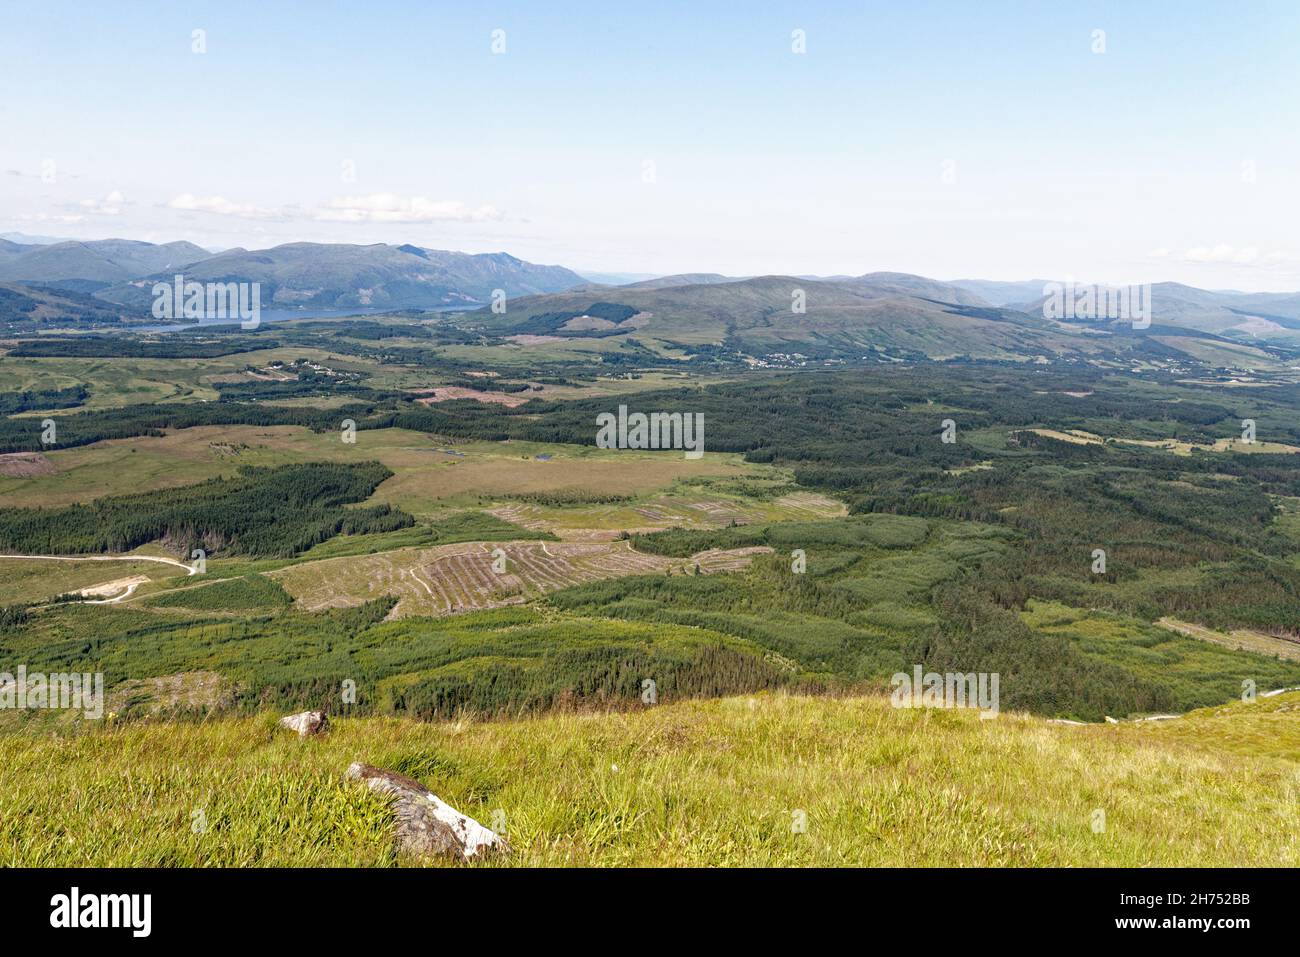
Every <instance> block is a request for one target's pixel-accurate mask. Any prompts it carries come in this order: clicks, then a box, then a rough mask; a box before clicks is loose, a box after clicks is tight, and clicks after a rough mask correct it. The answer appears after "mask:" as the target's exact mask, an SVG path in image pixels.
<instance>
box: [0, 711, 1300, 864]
mask: <svg viewBox="0 0 1300 957" xmlns="http://www.w3.org/2000/svg"><path fill="white" fill-rule="evenodd" d="M1297 718H1300V694H1297V693H1292V694H1288V695H1282V696H1278V697H1275V698H1271V699H1268V700H1266V701H1260V702H1258V703H1256V704H1251V705H1242V704H1234V705H1229V706H1224V707H1220V708H1215V709H1207V710H1205V711H1202V712H1197V713H1194V714H1192V715H1188V716H1185V717H1183V718H1180V719H1178V720H1175V721H1169V722H1163V723H1135V724H1123V725H1118V726H1114V725H1102V726H1088V727H1076V726H1068V725H1053V724H1049V723H1047V722H1046V721H1044V720H1042V719H1038V718H1031V717H1027V716H1023V715H1011V714H1003V715H1001V716H1000V717H999V718H998V719H997V720H995V721H981V720H980V719H979V718H978V717H977V716H976V715H975V714H974V713H970V712H952V711H907V710H895V709H892V708H890V707H889V705H888V702H887V700H886V699H884V698H843V699H836V698H825V697H817V698H807V697H796V696H787V695H784V694H761V695H757V696H754V697H737V698H726V699H719V700H709V701H702V700H701V701H685V702H680V703H677V704H673V705H663V706H659V707H653V708H647V709H645V710H643V711H637V712H618V713H608V714H585V715H584V714H553V715H548V716H545V717H540V718H535V719H528V720H521V721H511V722H483V723H477V722H471V721H449V722H443V723H438V724H422V723H417V722H411V721H407V720H402V719H393V718H364V719H339V720H336V721H335V723H334V727H333V730H332V731H331V732H330V733H329V734H328V735H327V736H325V737H323V738H317V739H307V740H299V739H298V738H297V737H296V736H294V735H292V734H290V733H288V732H283V731H281V730H280V729H278V728H277V727H276V726H275V722H274V716H273V715H269V714H263V715H258V716H255V717H252V718H227V719H221V720H215V721H211V722H208V723H202V724H138V723H137V724H130V725H125V726H121V727H113V726H112V725H111V724H108V725H105V726H103V727H100V728H97V729H95V730H89V731H82V732H81V733H77V734H73V735H67V736H64V737H59V738H52V737H50V736H49V733H48V728H46V729H45V730H44V731H43V732H42V733H40V734H37V733H35V732H34V731H29V732H21V731H20V732H17V733H14V734H11V735H8V736H6V737H5V738H4V754H5V774H4V787H3V788H0V864H4V865H36V866H53V865H111V866H121V865H145V866H147V865H164V866H173V865H174V866H246V865H247V866H263V865H265V866H272V865H362V866H389V865H393V864H398V863H409V862H405V861H401V860H399V859H398V858H397V857H396V856H395V855H394V853H393V850H392V846H391V843H390V840H389V832H388V821H389V817H388V811H387V809H386V808H385V807H384V805H383V804H382V803H381V802H380V801H379V800H378V799H377V798H375V797H373V796H372V795H370V794H369V792H368V791H366V790H365V789H363V788H359V787H356V786H354V785H350V784H348V783H346V782H345V781H344V779H343V772H344V770H345V769H346V767H347V765H348V764H349V763H350V762H351V761H355V760H364V761H367V762H370V763H373V764H377V765H380V766H383V767H388V768H393V769H396V770H399V771H402V772H403V773H406V774H410V775H413V776H415V777H417V778H419V779H420V780H422V781H424V782H425V783H426V784H428V785H429V786H430V787H431V788H433V790H434V791H435V792H436V793H438V794H439V795H440V796H441V797H443V798H444V799H445V800H447V801H449V802H450V803H452V804H453V805H455V806H457V807H458V808H460V809H461V810H463V811H465V812H466V813H468V814H470V815H472V816H474V817H475V818H477V819H478V820H480V821H482V822H484V823H489V822H490V821H492V819H493V814H494V812H495V811H497V810H500V811H501V812H502V813H503V814H504V820H505V826H506V831H507V833H508V836H509V839H510V842H511V844H512V845H513V848H514V850H513V853H512V854H511V855H510V856H509V857H508V858H506V859H505V860H504V861H502V862H498V863H504V864H508V865H524V866H528V865H541V866H553V865H584V866H585V865H598V866H613V865H634V866H642V865H698V866H706V865H707V866H733V865H760V866H767V865H771V866H797V865H929V866H977V865H998V866H1005V865H1010V866H1039V865H1044V866H1067V865H1069V866H1106V865H1137V866H1146V865H1166V866H1168V865H1175V866H1189V865H1291V866H1294V865H1297V864H1300V843H1298V839H1297V834H1300V811H1298V808H1300V800H1298V799H1300V720H1297ZM82 727H85V726H84V725H83V726H82ZM1099 809H1100V810H1101V811H1104V813H1105V830H1104V831H1102V832H1100V833H1098V832H1095V831H1094V827H1093V825H1094V822H1095V821H1096V820H1097V817H1096V812H1097V811H1098V810H1099ZM200 812H201V813H200ZM796 812H803V813H804V814H805V815H806V820H807V828H806V831H804V832H802V833H800V832H799V831H798V829H797V828H795V827H793V826H792V825H794V824H796V823H797V822H798V821H799V820H800V819H799V818H798V816H797V815H796ZM200 823H204V824H206V827H199V826H198V825H199V824H200Z"/></svg>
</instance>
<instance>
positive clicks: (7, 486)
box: [0, 425, 776, 515]
mask: <svg viewBox="0 0 1300 957" xmlns="http://www.w3.org/2000/svg"><path fill="white" fill-rule="evenodd" d="M539 455H542V456H545V458H542V459H539V458H538V456H539ZM367 459H376V460H378V461H380V462H382V463H383V464H384V465H386V466H387V467H388V468H390V469H392V470H393V472H394V473H396V474H395V475H394V476H393V478H391V479H389V480H388V481H386V482H385V483H384V484H383V486H382V487H381V488H380V489H379V491H378V492H377V493H376V495H375V497H374V498H373V500H372V501H373V502H376V503H387V504H391V505H394V506H396V507H398V508H402V509H404V510H406V511H409V512H411V513H412V514H416V515H420V514H425V513H428V512H430V511H432V510H435V509H437V508H438V507H440V506H445V505H452V504H460V505H469V504H482V503H484V502H491V501H493V500H494V499H496V498H504V497H509V496H518V495H535V494H545V493H554V492H566V493H573V492H575V491H576V492H585V493H586V494H588V495H600V496H630V495H639V494H643V493H647V492H655V491H658V490H660V489H662V488H664V487H666V486H669V485H671V484H672V482H674V481H675V480H678V479H698V478H707V477H718V478H728V477H730V478H741V477H747V476H761V475H773V474H776V473H775V471H774V470H773V469H770V468H766V469H765V468H763V467H760V466H754V465H749V464H747V463H744V462H742V461H741V460H740V457H739V456H737V455H729V454H723V453H709V454H706V455H705V456H704V457H703V458H701V459H698V460H690V459H686V458H684V457H682V456H664V455H657V454H654V453H649V452H635V451H622V450H610V451H604V450H600V449H596V448H590V447H585V446H572V445H560V444H542V443H534V442H517V441H515V442H465V443H457V444H455V445H452V444H450V443H447V442H439V441H437V440H436V439H435V438H432V437H430V436H428V435H425V434H423V433H420V432H413V431H409V430H406V429H375V430H369V431H363V432H359V433H357V441H356V443H355V444H347V443H344V442H342V441H340V434H339V433H337V432H329V433H315V432H312V431H310V430H309V429H305V428H300V427H297V426H244V425H229V426H197V427H195V428H190V429H178V430H173V431H171V432H169V433H168V434H167V435H165V436H161V437H153V436H140V437H137V438H132V439H110V440H107V441H103V442H96V443H94V444H93V445H87V446H82V447H78V448H72V449H54V450H52V451H49V452H46V453H45V460H46V461H47V462H48V463H49V467H50V468H49V469H45V468H42V469H41V470H40V471H41V474H34V475H19V476H6V475H3V474H0V499H3V501H4V503H5V505H7V506H15V507H21V506H50V505H68V504H72V503H75V502H87V501H90V500H92V499H95V498H99V497H102V496H106V495H117V494H124V493H130V492H143V491H152V490H154V489H159V488H171V487H175V486H178V485H187V484H190V483H193V482H198V481H201V480H203V479H206V478H211V477H214V476H225V477H230V476H232V475H234V474H235V473H236V472H237V470H238V469H239V468H240V467H241V466H246V465H251V466H272V465H284V464H289V463H294V462H315V461H334V462H356V461H362V460H367ZM50 469H52V471H51V470H50Z"/></svg>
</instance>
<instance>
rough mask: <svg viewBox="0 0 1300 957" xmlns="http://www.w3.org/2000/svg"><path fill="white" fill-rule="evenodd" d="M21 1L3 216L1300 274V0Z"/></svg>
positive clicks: (928, 268) (639, 265) (8, 5)
mask: <svg viewBox="0 0 1300 957" xmlns="http://www.w3.org/2000/svg"><path fill="white" fill-rule="evenodd" d="M2 22H3V29H2V30H0V73H2V74H3V78H4V89H5V91H6V93H5V96H4V97H3V99H2V100H0V123H3V129H4V130H5V135H4V137H3V139H0V231H8V230H18V231H22V232H26V233H35V234H43V235H58V236H72V237H77V238H103V237H107V236H127V237H130V238H142V239H151V240H154V241H163V240H171V239H180V238H187V239H192V240H194V241H196V242H200V243H202V244H204V245H209V246H214V247H217V246H234V245H243V246H249V247H253V246H267V245H274V244H276V243H279V242H287V241H293V240H318V241H334V242H415V243H419V244H422V245H426V246H433V247H438V248H453V249H464V250H467V251H471V252H483V251H495V250H506V251H509V252H511V253H514V254H515V255H518V256H521V257H523V258H526V259H530V260H533V261H538V262H547V263H562V264H564V265H568V266H571V267H574V268H578V269H585V270H619V271H635V272H677V271H718V272H725V273H729V274H737V275H741V274H757V273H774V272H779V273H796V274H803V273H821V274H835V273H855V274H856V273H862V272H867V271H870V270H875V269H896V270H903V271H908V272H917V273H922V274H925V275H932V276H937V277H940V278H958V277H962V276H980V277H986V278H999V279H1017V278H1031V277H1046V278H1076V279H1079V280H1084V281H1088V280H1098V281H1100V280H1107V281H1116V282H1128V281H1139V280H1157V281H1158V280H1163V279H1176V280H1180V281H1184V282H1189V283H1193V284H1197V285H1202V286H1212V287H1216V288H1228V287H1230V288H1242V289H1297V288H1300V230H1297V229H1296V226H1295V220H1296V214H1297V213H1298V212H1300V122H1297V121H1298V120H1300V117H1298V116H1297V112H1298V111H1300V107H1298V104H1300V4H1296V3H1294V2H1290V0H1288V2H1279V3H1267V2H1259V3H1255V2H1243V3H1231V4H1229V3H1199V2H1183V3H1158V2H1129V3H1113V4H1112V3H1070V4H1055V3H1052V4H1049V3H988V4H980V3H924V2H909V3H901V2H900V3H865V4H864V3H853V4H849V3H844V4H836V3H825V4H811V3H802V4H801V3H743V4H742V3H735V4H729V3H700V2H695V3H656V4H626V5H616V4H610V3H593V4H581V3H564V2H557V3H554V4H545V5H543V4H537V3H533V4H493V3H475V4H468V3H466V4H450V3H431V2H424V3H414V2H367V3H330V2H319V0H318V2H316V3H287V2H263V3H243V2H223V3H212V4H205V3H183V2H181V3H178V2H168V3H161V2H160V3H151V2H134V3H131V4H102V3H59V2H46V3H43V4H41V5H29V4H18V3H16V2H12V0H6V2H5V6H4V8H3V21H2ZM796 29H799V30H803V31H804V32H805V35H806V50H807V52H806V53H803V54H796V53H794V52H792V40H791V33H792V31H794V30H796ZM195 30H203V31H205V39H206V52H204V53H195V52H193V50H192V46H193V42H194V41H193V39H192V36H193V31H195ZM494 30H503V31H504V37H505V52H504V53H499V54H495V53H493V52H492V34H493V31H494ZM1097 30H1103V31H1105V37H1104V45H1105V52H1094V49H1095V48H1096V47H1097V46H1098V40H1097V39H1095V38H1094V31H1097ZM51 163H52V164H53V165H52V166H51V165H50V164H51ZM345 164H350V166H349V167H346V168H347V169H350V170H352V171H353V172H354V175H351V176H345ZM649 171H652V172H653V176H650V175H649ZM42 173H44V174H45V175H44V176H43V175H42ZM51 173H52V175H51ZM647 179H650V180H651V181H647Z"/></svg>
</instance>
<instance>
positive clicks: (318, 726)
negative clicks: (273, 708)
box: [280, 711, 330, 738]
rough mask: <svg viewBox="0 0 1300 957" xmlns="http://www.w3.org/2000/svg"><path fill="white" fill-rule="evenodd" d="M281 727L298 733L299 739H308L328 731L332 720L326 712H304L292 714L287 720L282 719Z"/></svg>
mask: <svg viewBox="0 0 1300 957" xmlns="http://www.w3.org/2000/svg"><path fill="white" fill-rule="evenodd" d="M280 726H281V727H282V728H288V729H289V730H290V731H297V732H298V737H300V738H306V737H308V736H310V735H313V734H321V733H323V732H325V731H328V730H329V727H330V719H329V718H327V717H325V712H324V711H303V712H301V713H299V714H291V715H289V717H287V718H281V719H280Z"/></svg>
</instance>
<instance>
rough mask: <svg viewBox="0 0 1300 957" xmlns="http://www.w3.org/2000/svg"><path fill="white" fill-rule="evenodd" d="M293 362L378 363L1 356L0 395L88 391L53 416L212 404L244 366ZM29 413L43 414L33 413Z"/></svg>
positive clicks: (364, 365) (324, 357) (325, 355)
mask: <svg viewBox="0 0 1300 957" xmlns="http://www.w3.org/2000/svg"><path fill="white" fill-rule="evenodd" d="M277 359H278V360H280V361H282V362H286V363H288V362H292V361H293V360H294V359H310V360H312V361H313V362H318V363H323V364H326V365H328V366H329V367H330V368H332V369H340V370H348V371H359V372H373V371H376V370H378V369H379V368H380V366H379V364H378V363H376V362H371V361H368V360H365V359H357V358H346V359H344V358H339V357H337V356H331V354H330V353H329V352H327V351H324V350H321V349H311V348H304V347H301V346H286V347H282V348H277V349H259V350H257V351H254V352H240V353H235V354H233V355H228V356H218V357H216V358H212V359H133V358H93V359H83V358H27V357H22V356H17V357H15V356H5V357H4V361H3V362H0V392H22V391H25V390H36V389H67V388H71V387H73V386H77V385H84V386H85V387H86V388H87V389H88V390H89V391H90V398H89V399H88V400H87V401H86V403H85V405H83V406H80V407H78V408H77V409H61V410H54V412H55V413H61V414H66V413H69V412H77V411H84V410H86V409H105V408H116V407H119V406H124V405H135V404H137V403H141V402H171V401H194V400H197V399H208V400H214V399H216V398H217V397H218V393H217V390H216V389H215V388H214V387H213V383H214V382H218V381H239V380H240V379H248V380H249V381H252V380H251V379H249V377H247V376H243V375H241V373H242V371H243V369H244V368H245V367H247V366H252V367H254V368H262V367H263V366H265V365H266V364H267V363H269V362H272V361H274V360H277ZM33 414H44V413H43V412H41V411H40V410H37V411H36V412H35V413H33Z"/></svg>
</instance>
